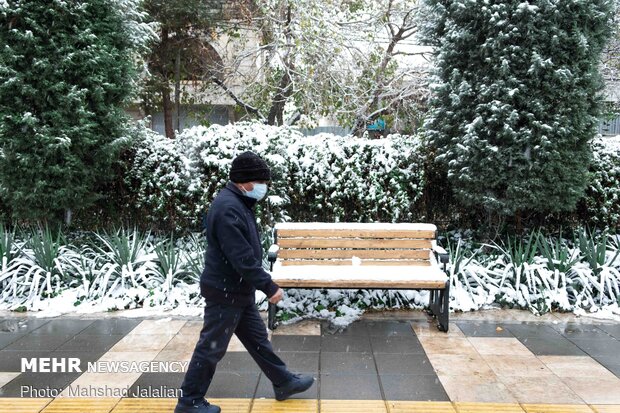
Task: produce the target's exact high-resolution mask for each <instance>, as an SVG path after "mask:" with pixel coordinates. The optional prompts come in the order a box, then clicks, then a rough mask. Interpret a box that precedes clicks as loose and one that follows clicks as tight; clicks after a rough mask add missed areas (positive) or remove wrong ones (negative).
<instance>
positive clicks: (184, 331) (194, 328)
mask: <svg viewBox="0 0 620 413" xmlns="http://www.w3.org/2000/svg"><path fill="white" fill-rule="evenodd" d="M203 326H204V321H202V320H200V321H196V320H190V321H187V322H186V323H185V324H183V327H181V329H180V330H179V332H178V333H177V334H178V335H181V336H187V337H189V338H191V339H192V340H194V341H198V337H200V332H201V331H202V327H203Z"/></svg>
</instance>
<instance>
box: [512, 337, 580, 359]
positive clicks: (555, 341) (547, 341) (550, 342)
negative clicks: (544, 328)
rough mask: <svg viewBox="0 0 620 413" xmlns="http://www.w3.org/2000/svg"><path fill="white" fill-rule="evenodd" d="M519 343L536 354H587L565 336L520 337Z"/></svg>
mask: <svg viewBox="0 0 620 413" xmlns="http://www.w3.org/2000/svg"><path fill="white" fill-rule="evenodd" d="M519 340H521V343H523V345H524V346H525V347H527V348H528V349H529V350H530V351H531V352H532V353H533V354H535V355H537V356H587V354H586V353H585V352H583V350H581V349H580V348H579V347H577V346H576V345H575V344H573V343H572V342H571V341H570V340H568V339H567V338H565V337H563V336H561V335H559V334H558V335H557V336H546V337H521V338H519Z"/></svg>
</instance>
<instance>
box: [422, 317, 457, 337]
mask: <svg viewBox="0 0 620 413" xmlns="http://www.w3.org/2000/svg"><path fill="white" fill-rule="evenodd" d="M410 324H411V328H412V329H413V332H414V333H415V334H416V336H418V337H436V336H438V337H460V338H464V337H465V335H464V334H463V332H462V331H461V329H460V328H459V326H458V325H457V324H456V323H450V324H449V326H448V332H447V333H446V332H443V331H439V330H438V329H437V325H436V323H432V324H431V323H428V322H426V321H413V322H411V323H410Z"/></svg>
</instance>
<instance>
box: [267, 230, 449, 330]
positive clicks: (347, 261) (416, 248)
mask: <svg viewBox="0 0 620 413" xmlns="http://www.w3.org/2000/svg"><path fill="white" fill-rule="evenodd" d="M436 234H437V228H436V227H435V225H432V224H406V223H404V224H384V223H372V224H356V223H322V222H318V223H317V222H313V223H281V224H276V226H275V229H274V244H273V245H272V246H271V248H269V253H268V260H269V262H270V266H271V276H272V278H273V280H274V281H275V282H276V283H278V285H280V287H282V288H307V289H313V288H320V289H327V288H338V289H386V290H430V302H429V313H430V314H432V315H433V316H435V317H436V319H437V321H438V328H439V330H441V331H446V332H447V331H448V314H449V300H450V289H449V288H450V282H449V279H448V276H447V275H446V271H445V270H446V263H447V262H448V254H447V253H446V251H445V250H444V249H443V248H441V247H439V246H438V245H437V243H436ZM440 264H442V265H443V267H440ZM275 312H276V306H275V305H273V304H271V303H270V304H269V311H268V317H269V319H268V323H269V328H270V329H274V328H275Z"/></svg>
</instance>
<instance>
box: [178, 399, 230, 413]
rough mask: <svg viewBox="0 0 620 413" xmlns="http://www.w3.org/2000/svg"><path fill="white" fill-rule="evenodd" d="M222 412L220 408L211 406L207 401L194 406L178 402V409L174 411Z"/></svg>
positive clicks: (188, 412) (194, 412) (182, 412)
mask: <svg viewBox="0 0 620 413" xmlns="http://www.w3.org/2000/svg"><path fill="white" fill-rule="evenodd" d="M221 411H222V409H220V408H219V406H216V405H214V404H209V403H208V402H207V401H206V400H203V401H202V403H199V404H195V405H193V406H188V405H187V404H183V403H181V402H178V403H177V407H176V408H175V409H174V413H220V412H221Z"/></svg>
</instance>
